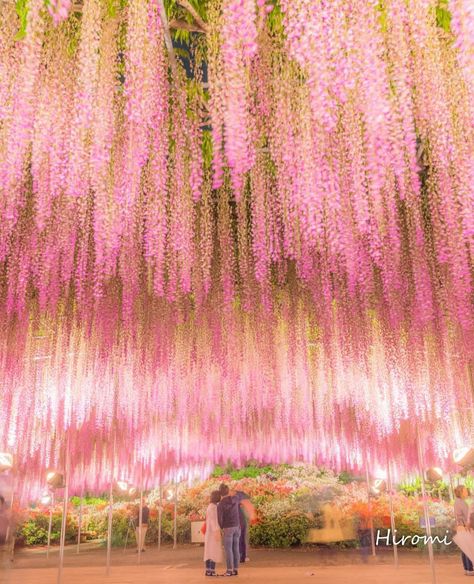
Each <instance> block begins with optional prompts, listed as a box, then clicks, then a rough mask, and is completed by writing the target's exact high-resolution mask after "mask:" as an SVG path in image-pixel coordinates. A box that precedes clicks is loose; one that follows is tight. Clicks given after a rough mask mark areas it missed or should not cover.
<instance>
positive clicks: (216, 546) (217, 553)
mask: <svg viewBox="0 0 474 584" xmlns="http://www.w3.org/2000/svg"><path fill="white" fill-rule="evenodd" d="M220 500H221V494H220V491H212V493H211V500H210V503H209V505H208V507H207V510H206V532H205V534H204V561H205V562H206V574H205V575H206V576H217V574H216V564H217V563H220V562H222V536H221V530H220V527H219V521H218V519H217V504H218V503H219V501H220Z"/></svg>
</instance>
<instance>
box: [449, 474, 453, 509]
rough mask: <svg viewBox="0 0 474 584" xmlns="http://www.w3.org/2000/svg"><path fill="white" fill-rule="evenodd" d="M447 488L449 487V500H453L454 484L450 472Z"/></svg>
mask: <svg viewBox="0 0 474 584" xmlns="http://www.w3.org/2000/svg"><path fill="white" fill-rule="evenodd" d="M448 479H449V482H448V489H449V501H450V502H452V501H454V485H453V477H452V475H451V473H448Z"/></svg>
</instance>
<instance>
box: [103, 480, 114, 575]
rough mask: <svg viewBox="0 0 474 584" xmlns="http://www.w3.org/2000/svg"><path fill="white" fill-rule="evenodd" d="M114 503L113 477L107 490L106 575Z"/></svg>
mask: <svg viewBox="0 0 474 584" xmlns="http://www.w3.org/2000/svg"><path fill="white" fill-rule="evenodd" d="M113 504H114V479H113V475H112V479H111V480H110V491H109V517H108V525H107V567H106V570H105V573H106V574H107V576H109V575H110V557H111V554H112V510H113V509H112V507H113Z"/></svg>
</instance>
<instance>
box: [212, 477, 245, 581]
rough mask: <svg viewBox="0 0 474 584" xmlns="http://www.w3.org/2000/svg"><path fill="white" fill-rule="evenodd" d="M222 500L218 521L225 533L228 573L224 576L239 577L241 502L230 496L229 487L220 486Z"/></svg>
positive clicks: (219, 505) (218, 507)
mask: <svg viewBox="0 0 474 584" xmlns="http://www.w3.org/2000/svg"><path fill="white" fill-rule="evenodd" d="M219 491H220V494H221V496H222V499H221V501H220V503H219V504H218V505H217V519H218V521H219V526H220V527H221V529H222V530H223V531H224V549H225V559H226V564H227V571H226V573H225V574H224V576H238V574H239V556H240V550H239V539H240V512H239V500H238V498H237V497H235V496H231V495H230V491H229V487H228V486H227V485H221V486H220V489H219Z"/></svg>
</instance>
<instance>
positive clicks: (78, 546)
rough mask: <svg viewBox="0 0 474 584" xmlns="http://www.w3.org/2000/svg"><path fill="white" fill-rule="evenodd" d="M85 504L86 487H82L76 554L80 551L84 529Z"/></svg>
mask: <svg viewBox="0 0 474 584" xmlns="http://www.w3.org/2000/svg"><path fill="white" fill-rule="evenodd" d="M83 504H84V487H82V489H81V503H80V505H79V520H78V522H77V549H76V554H78V553H79V550H80V547H81V530H82V508H83Z"/></svg>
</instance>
